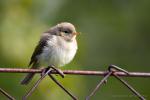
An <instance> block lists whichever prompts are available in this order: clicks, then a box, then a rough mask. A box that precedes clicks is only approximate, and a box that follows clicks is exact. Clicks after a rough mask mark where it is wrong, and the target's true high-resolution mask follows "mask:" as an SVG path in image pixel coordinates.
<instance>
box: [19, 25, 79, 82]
mask: <svg viewBox="0 0 150 100" xmlns="http://www.w3.org/2000/svg"><path fill="white" fill-rule="evenodd" d="M77 34H78V33H77V32H76V29H75V27H74V25H73V24H71V23H68V22H62V23H60V24H57V25H56V26H54V27H52V28H50V29H49V30H48V31H46V32H44V33H42V35H41V38H40V41H39V43H38V45H37V46H36V48H35V50H34V52H33V55H32V57H31V61H30V63H29V66H32V67H31V68H32V69H36V68H39V67H40V66H43V65H46V66H50V65H52V66H56V67H60V66H64V65H65V64H68V63H69V62H70V61H71V60H72V59H73V58H74V56H75V54H76V51H77V42H76V35H77ZM33 76H34V73H29V74H27V76H26V77H25V78H24V79H23V80H22V81H21V84H28V83H29V82H30V80H31V79H32V78H33Z"/></svg>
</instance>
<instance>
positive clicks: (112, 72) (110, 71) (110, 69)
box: [86, 65, 146, 100]
mask: <svg viewBox="0 0 150 100" xmlns="http://www.w3.org/2000/svg"><path fill="white" fill-rule="evenodd" d="M117 71H122V72H124V73H125V74H126V75H130V73H129V72H128V71H126V70H124V69H122V68H120V67H118V66H115V65H110V66H109V67H108V74H107V75H105V77H104V78H103V79H102V80H101V81H100V82H99V83H98V85H97V86H96V87H95V89H94V90H93V91H92V92H91V93H90V95H89V96H87V97H86V100H90V97H92V96H93V95H94V94H95V93H96V92H97V91H98V89H100V87H101V86H102V84H103V83H104V82H105V81H107V79H108V77H110V75H113V76H114V77H115V78H116V79H118V80H119V81H120V82H121V83H122V84H124V85H125V86H126V87H127V88H128V89H129V90H131V91H132V92H133V93H134V94H135V95H136V96H137V97H138V98H139V99H140V100H146V99H145V98H144V96H142V95H141V94H140V93H139V92H137V91H136V90H135V89H134V88H133V87H132V86H131V85H130V84H128V83H127V82H126V81H125V80H123V79H122V78H120V77H119V76H118V75H116V72H117Z"/></svg>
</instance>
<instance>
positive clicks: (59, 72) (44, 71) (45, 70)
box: [41, 65, 65, 78]
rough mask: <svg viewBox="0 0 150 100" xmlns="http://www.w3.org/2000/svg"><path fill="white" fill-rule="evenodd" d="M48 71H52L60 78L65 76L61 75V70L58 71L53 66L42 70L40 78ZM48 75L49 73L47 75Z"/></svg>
mask: <svg viewBox="0 0 150 100" xmlns="http://www.w3.org/2000/svg"><path fill="white" fill-rule="evenodd" d="M49 69H52V70H54V71H55V72H56V73H58V74H59V75H60V76H61V77H62V78H64V77H65V74H64V73H63V71H62V70H61V69H58V68H56V67H55V66H52V65H51V66H48V67H47V68H44V69H43V71H42V73H41V76H43V75H44V74H45V73H46V72H47V71H48V70H49ZM49 74H50V73H49Z"/></svg>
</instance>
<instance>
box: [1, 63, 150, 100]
mask: <svg viewBox="0 0 150 100" xmlns="http://www.w3.org/2000/svg"><path fill="white" fill-rule="evenodd" d="M52 69H53V68H52ZM43 70H44V69H23V68H0V73H39V74H41V78H40V79H39V80H38V81H37V82H36V83H35V85H34V86H33V88H31V89H30V91H29V92H28V93H27V94H26V95H25V96H24V97H23V100H26V98H27V97H28V96H29V95H31V94H32V92H33V91H34V90H35V89H36V87H37V86H38V85H39V83H40V82H41V81H42V80H43V78H44V77H45V76H46V75H49V77H50V78H51V79H52V80H53V81H54V82H55V83H56V84H57V85H58V86H59V87H61V88H62V89H63V90H64V91H65V92H66V93H67V94H68V95H69V96H70V97H72V99H74V100H77V98H76V97H75V96H73V95H72V94H71V93H70V92H69V91H67V90H66V89H65V88H64V87H63V86H62V85H61V84H60V83H59V82H58V81H57V80H56V79H55V78H54V77H53V76H52V75H51V74H59V75H61V76H62V77H63V74H70V75H94V76H104V78H103V79H102V80H101V81H100V82H99V83H98V85H97V86H96V88H95V89H94V90H93V91H92V92H91V93H90V95H89V96H87V98H86V100H89V99H90V97H91V96H93V95H94V94H95V93H96V91H97V90H98V89H99V87H100V86H101V85H102V84H103V83H105V82H106V81H107V78H108V77H110V76H114V77H115V78H117V79H118V80H119V81H120V82H121V83H123V84H124V85H125V86H127V88H129V89H130V90H131V91H132V92H133V93H134V94H135V95H136V96H138V97H139V99H141V100H145V98H144V97H143V96H142V95H140V94H139V93H138V92H137V91H136V90H135V89H134V88H133V87H131V85H129V84H128V83H127V82H126V81H125V80H123V79H122V78H120V77H144V78H146V77H150V72H128V71H126V70H124V69H121V68H119V67H117V66H115V65H110V66H109V68H108V70H107V71H92V70H90V71H89V70H61V71H62V73H63V74H62V73H61V72H60V71H59V70H57V69H55V68H54V69H53V70H49V71H48V72H45V73H43ZM0 92H2V93H5V94H8V93H7V92H5V91H2V89H0ZM5 94H4V95H5ZM12 98H13V97H12ZM8 99H10V98H9V97H8ZM11 100H14V99H11Z"/></svg>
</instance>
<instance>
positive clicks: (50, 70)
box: [22, 66, 77, 100]
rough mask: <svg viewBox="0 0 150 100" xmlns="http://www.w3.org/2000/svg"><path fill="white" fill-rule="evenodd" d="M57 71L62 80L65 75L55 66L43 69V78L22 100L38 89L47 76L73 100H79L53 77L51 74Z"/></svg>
mask: <svg viewBox="0 0 150 100" xmlns="http://www.w3.org/2000/svg"><path fill="white" fill-rule="evenodd" d="M53 70H54V71H56V73H58V74H59V75H60V76H61V77H62V78H64V73H63V72H62V71H61V70H60V69H57V68H55V67H54V66H48V67H47V68H45V69H43V71H42V73H41V77H40V79H39V80H38V81H37V82H36V83H35V84H34V86H33V87H32V88H31V89H30V90H29V91H28V92H27V93H26V94H25V95H24V96H23V98H22V100H26V99H27V97H28V96H30V95H31V94H32V93H33V91H34V90H35V89H36V88H37V86H38V85H39V83H40V82H41V81H42V80H43V79H44V78H45V77H46V76H47V75H49V76H50V78H51V79H52V80H53V81H54V82H55V83H56V84H57V85H58V86H59V87H61V88H62V89H63V90H64V91H65V92H66V93H67V94H68V95H69V96H70V97H72V99H73V100H77V98H76V97H75V96H73V95H72V94H71V93H70V92H68V91H67V90H66V89H65V88H64V87H63V86H62V85H61V84H60V83H59V82H58V81H57V80H56V79H55V78H54V77H53V76H52V75H51V72H52V71H53Z"/></svg>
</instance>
